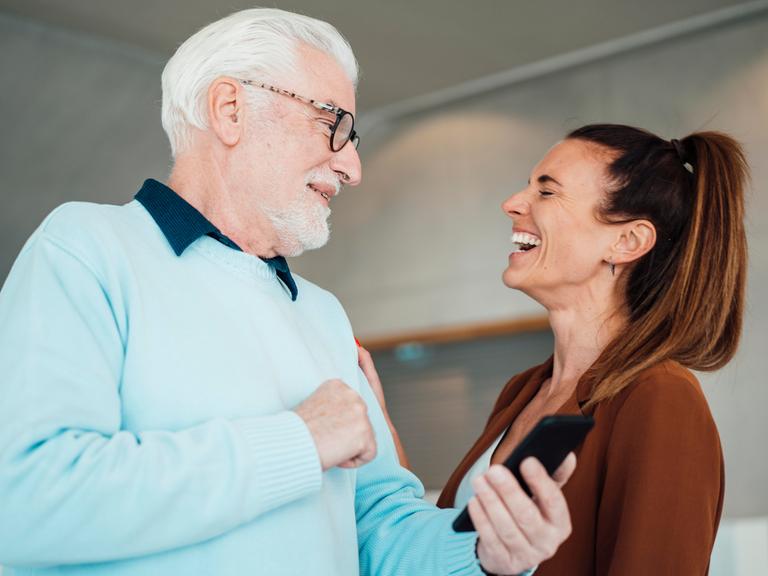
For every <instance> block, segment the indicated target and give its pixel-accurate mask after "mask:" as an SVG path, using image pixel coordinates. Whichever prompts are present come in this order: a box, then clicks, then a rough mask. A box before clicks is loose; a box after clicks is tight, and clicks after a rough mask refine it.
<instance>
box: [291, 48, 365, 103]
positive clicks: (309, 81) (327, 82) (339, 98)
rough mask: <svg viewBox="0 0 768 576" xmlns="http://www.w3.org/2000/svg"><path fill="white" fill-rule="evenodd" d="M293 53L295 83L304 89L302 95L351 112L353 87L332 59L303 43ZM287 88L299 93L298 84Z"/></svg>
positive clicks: (353, 99) (339, 66) (353, 97)
mask: <svg viewBox="0 0 768 576" xmlns="http://www.w3.org/2000/svg"><path fill="white" fill-rule="evenodd" d="M297 54H298V57H299V62H298V64H299V66H298V69H299V73H298V74H297V75H296V82H297V83H298V84H301V90H304V91H306V94H302V96H307V97H308V98H314V99H315V100H318V101H320V102H324V103H326V104H331V105H333V106H339V107H341V108H344V109H345V110H349V111H350V112H353V111H354V108H355V87H354V85H353V84H352V81H351V80H350V79H349V77H348V76H347V74H346V73H345V72H344V69H343V68H342V67H341V65H340V64H339V63H338V62H337V61H336V59H335V58H334V57H333V56H331V55H329V54H326V53H325V52H322V51H321V50H318V49H317V48H314V47H311V46H306V45H300V46H299V49H298V50H297ZM290 89H291V90H296V92H297V93H300V91H299V87H298V86H297V87H295V88H290Z"/></svg>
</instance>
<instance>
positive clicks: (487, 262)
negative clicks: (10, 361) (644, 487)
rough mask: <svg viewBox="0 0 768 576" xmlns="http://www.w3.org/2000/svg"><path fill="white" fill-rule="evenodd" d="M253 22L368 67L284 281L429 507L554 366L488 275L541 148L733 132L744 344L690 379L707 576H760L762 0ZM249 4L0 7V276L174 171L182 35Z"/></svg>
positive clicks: (537, 315)
mask: <svg viewBox="0 0 768 576" xmlns="http://www.w3.org/2000/svg"><path fill="white" fill-rule="evenodd" d="M265 5H271V6H276V7H279V8H284V9H287V10H292V11H296V12H301V13H304V14H308V15H310V16H315V17H318V18H321V19H325V20H328V21H329V22H331V23H333V24H334V25H335V26H336V27H337V28H338V29H339V30H340V31H341V32H342V33H343V34H344V35H345V36H346V37H347V38H348V39H349V40H350V43H351V44H352V47H353V48H354V50H355V53H356V55H357V57H358V60H359V62H360V66H361V73H362V74H361V82H360V89H359V99H358V106H357V109H358V117H359V119H358V123H359V127H360V132H361V133H362V144H361V146H360V154H361V157H362V160H363V166H364V178H363V183H362V184H361V185H360V186H359V187H358V188H356V189H350V190H347V191H345V192H344V193H343V194H342V196H341V198H340V199H338V200H336V201H335V202H334V215H333V217H332V222H333V234H332V238H331V242H330V243H329V244H328V246H326V247H325V248H323V249H322V250H320V251H317V252H313V253H310V254H308V255H305V256H302V257H300V258H298V259H295V260H294V261H293V262H292V266H293V267H294V268H295V269H296V270H297V271H299V272H300V273H301V274H303V275H305V276H307V277H309V278H310V279H312V280H313V281H315V282H316V283H318V284H320V285H321V286H323V287H325V288H328V289H330V290H331V291H333V292H334V293H335V294H336V295H337V296H338V297H339V299H340V300H341V301H342V303H343V304H344V305H345V307H346V309H347V311H348V313H349V315H350V318H351V320H352V323H353V326H354V327H355V330H356V333H357V335H358V337H359V338H360V339H361V340H362V341H363V343H364V344H366V345H368V346H369V348H371V349H372V350H373V351H374V353H375V358H376V361H377V365H378V367H379V371H380V373H381V376H382V380H383V382H384V386H385V392H386V394H387V398H388V405H389V409H390V412H391V415H392V418H393V420H394V422H395V424H396V426H397V427H398V429H399V431H400V434H401V436H402V439H403V442H404V444H405V446H406V449H407V450H408V452H409V455H410V458H411V461H412V463H413V466H414V468H415V471H416V472H417V474H418V475H419V476H420V477H421V478H422V479H423V480H424V482H425V484H426V486H427V487H428V488H429V489H430V490H438V491H439V490H440V488H441V487H442V484H443V483H444V482H445V480H446V479H447V477H448V474H449V473H450V472H451V471H452V469H453V467H454V466H455V464H456V463H457V462H458V460H459V459H460V458H461V457H462V456H463V454H464V452H465V451H466V450H467V449H468V447H469V446H470V445H471V443H472V442H473V441H474V439H475V437H476V436H477V434H478V433H479V432H480V430H481V429H482V427H483V425H484V422H485V418H486V417H487V415H488V413H489V410H490V407H491V405H492V403H493V401H494V399H495V397H496V395H497V394H498V392H499V391H500V389H501V387H502V386H503V385H504V383H505V382H506V381H507V380H508V379H509V377H510V376H512V375H513V374H515V373H516V372H518V371H520V370H522V369H524V368H527V367H529V366H530V365H532V364H533V363H536V362H539V361H541V360H544V359H545V358H546V357H547V356H548V355H549V353H550V352H551V347H552V336H551V334H550V333H549V331H548V328H547V323H546V318H544V317H543V315H542V310H541V308H539V307H538V305H537V304H536V303H535V302H533V301H531V300H529V299H528V298H527V297H525V296H523V295H521V294H519V293H514V292H511V291H509V290H507V289H506V288H504V286H503V285H502V283H501V280H500V275H501V271H502V269H503V268H504V266H505V263H506V258H507V254H508V252H509V240H508V238H509V234H510V223H509V221H508V219H507V218H506V217H505V216H504V215H503V214H502V212H501V210H500V208H499V206H500V204H501V202H502V201H503V199H504V198H506V197H507V196H508V195H509V194H510V193H512V192H514V191H517V190H518V189H520V188H521V187H522V186H524V184H525V182H526V180H527V178H528V173H529V171H530V169H531V167H532V166H533V165H534V164H535V163H536V162H537V161H538V160H539V159H540V158H541V157H542V156H543V154H544V153H545V152H546V150H547V149H548V148H549V147H550V146H551V145H552V144H554V143H555V142H556V141H557V140H558V139H560V138H561V137H562V136H563V135H564V134H565V133H566V132H568V131H569V130H571V129H573V128H576V127H578V126H580V125H583V124H586V123H590V122H598V121H599V122H620V123H628V124H635V125H639V126H642V127H645V128H648V129H650V130H652V131H654V132H656V133H658V134H659V135H661V136H663V137H666V138H674V137H677V138H681V137H683V136H684V135H686V134H687V133H689V132H692V131H695V130H702V129H707V130H724V131H727V132H729V133H731V134H732V135H734V136H735V137H736V138H737V139H738V140H740V141H741V142H742V143H743V144H744V146H745V148H746V151H747V153H748V157H749V160H750V163H751V166H752V171H753V182H752V189H751V191H750V193H749V198H748V210H747V213H748V233H749V241H750V271H749V287H748V307H747V314H746V325H745V330H744V336H743V343H742V345H741V349H740V351H739V353H738V355H737V357H736V359H735V360H734V361H733V362H731V364H730V365H729V366H727V367H726V368H725V369H723V370H721V371H719V372H717V373H713V374H702V375H701V380H702V383H703V385H704V388H705V392H706V394H707V397H708V399H709V402H710V405H711V408H712V411H713V413H714V416H715V420H716V421H717V424H718V427H719V430H720V434H721V438H722V443H723V448H724V452H725V459H726V469H727V472H726V479H727V483H726V484H727V487H726V504H725V515H724V520H723V523H722V525H721V531H720V533H719V536H718V542H717V545H716V549H715V553H714V555H713V564H712V574H715V575H746V574H749V575H753V574H768V457H767V456H766V454H768V452H767V451H766V449H765V444H766V442H767V441H768V418H767V417H766V416H765V412H766V408H768V386H766V382H767V381H768V376H766V374H768V354H767V353H766V351H767V350H768V348H767V347H766V342H768V304H767V303H766V301H765V298H764V295H765V294H766V293H768V228H766V225H765V224H764V222H765V220H766V219H768V198H766V194H765V190H766V185H768V1H756V2H738V1H727V0H678V1H675V2H668V1H662V0H646V1H644V2H631V1H629V0H623V1H616V0H578V1H573V0H536V1H533V0H518V1H499V0H485V1H480V2H472V3H470V2H459V1H453V0H422V1H420V2H413V1H408V2H406V1H404V0H387V1H386V2H385V1H383V0H356V1H355V0H325V1H324V2H312V1H310V0H302V1H277V2H270V3H265ZM247 7H251V4H249V3H246V2H244V1H241V0H228V1H226V2H216V1H210V0H208V1H205V2H203V1H200V0H193V1H191V0H165V1H163V2H154V1H151V0H134V1H132V2H117V1H116V0H68V1H67V2H61V1H58V2H56V1H53V0H0V82H1V84H0V85H1V86H2V90H0V281H2V280H4V278H5V277H6V275H7V273H8V271H9V270H10V267H11V266H12V263H13V260H14V258H15V257H16V254H17V253H18V251H19V250H20V249H21V247H22V245H23V243H24V241H25V240H26V238H27V237H28V236H29V235H30V234H31V233H32V231H33V230H34V229H35V228H36V227H37V225H38V224H39V223H40V222H41V220H42V219H43V217H44V216H45V215H46V214H47V213H48V212H50V211H51V210H52V209H53V208H54V207H55V206H57V205H59V204H61V203H62V202H66V201H70V200H86V201H95V202H107V203H125V202H128V201H130V200H131V199H132V197H133V195H134V194H135V192H136V191H137V189H138V188H139V186H140V185H141V183H142V181H143V180H144V179H145V178H148V177H153V178H157V179H159V180H165V179H166V178H167V176H168V172H169V169H170V154H169V147H168V144H167V141H166V139H165V135H164V133H163V131H162V129H161V126H160V98H161V94H160V73H161V71H162V68H163V65H164V63H165V61H166V60H167V59H168V57H169V56H170V55H171V54H172V53H173V51H174V50H175V48H176V47H177V46H178V45H179V44H180V43H181V42H182V41H183V40H184V39H186V38H187V37H188V36H189V35H190V34H191V33H193V32H194V31H195V30H197V29H199V28H200V27H202V26H204V25H205V24H207V23H209V22H211V21H213V20H215V19H217V18H219V17H222V16H224V15H226V14H228V13H230V12H232V11H234V10H237V9H241V8H247ZM761 295H763V296H761ZM760 342H762V344H760ZM695 481H696V479H695V478H691V482H695Z"/></svg>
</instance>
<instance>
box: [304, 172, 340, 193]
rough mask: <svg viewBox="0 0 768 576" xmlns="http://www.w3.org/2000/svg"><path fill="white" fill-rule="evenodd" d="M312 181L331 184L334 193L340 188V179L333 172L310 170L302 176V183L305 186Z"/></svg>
mask: <svg viewBox="0 0 768 576" xmlns="http://www.w3.org/2000/svg"><path fill="white" fill-rule="evenodd" d="M312 183H315V184H325V185H327V186H332V187H333V190H334V193H335V194H338V193H339V191H340V190H341V179H340V178H339V177H338V176H336V175H335V174H328V173H326V172H320V171H313V172H310V173H309V174H307V176H306V177H305V178H304V185H305V186H307V185H309V184H312Z"/></svg>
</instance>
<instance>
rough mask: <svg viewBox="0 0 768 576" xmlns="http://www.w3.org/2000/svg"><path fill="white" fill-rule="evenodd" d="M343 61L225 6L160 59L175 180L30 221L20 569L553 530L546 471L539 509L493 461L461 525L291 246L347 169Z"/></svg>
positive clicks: (477, 570) (5, 534) (302, 570)
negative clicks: (424, 475) (396, 438)
mask: <svg viewBox="0 0 768 576" xmlns="http://www.w3.org/2000/svg"><path fill="white" fill-rule="evenodd" d="M356 79H357V65H356V62H355V59H354V56H353V54H352V52H351V50H350V48H349V46H348V45H347V43H346V42H345V41H344V40H343V38H342V37H341V36H340V35H339V34H338V32H336V30H335V29H334V28H333V27H332V26H330V25H328V24H326V23H323V22H318V21H316V20H313V19H310V18H306V17H303V16H298V15H294V14H289V13H286V12H282V11H278V10H247V11H243V12H239V13H236V14H233V15H231V16H229V17H227V18H224V19H222V20H220V21H218V22H215V23H214V24H211V25H210V26H208V27H206V28H205V29H203V30H201V31H200V32H198V33H197V34H195V35H194V36H192V37H191V38H190V39H189V40H187V41H186V42H185V43H184V44H183V45H182V46H181V47H180V48H179V50H178V51H177V52H176V54H175V55H174V56H173V58H171V60H170V61H169V62H168V65H167V66H166V68H165V71H164V72H163V126H164V128H165V130H166V131H167V133H168V135H169V137H170V141H171V146H172V150H173V155H174V159H175V163H174V166H173V170H172V173H171V176H170V179H169V182H168V186H165V185H163V184H161V183H159V182H156V181H153V180H148V181H146V182H145V183H144V185H143V187H142V188H141V190H140V191H139V192H138V194H137V195H136V199H135V200H134V201H132V202H130V203H128V204H126V205H124V206H106V205H94V204H83V203H71V204H66V205H64V206H61V207H60V208H58V209H57V210H55V211H54V212H53V213H52V214H51V215H50V216H49V217H48V218H46V220H45V221H44V222H43V224H42V225H41V226H40V228H39V229H38V230H37V231H36V232H35V233H34V234H33V236H32V237H31V238H30V239H29V241H28V242H27V244H26V245H25V247H24V249H23V250H22V252H21V254H20V256H19V258H18V260H17V261H16V264H15V265H14V267H13V270H12V272H11V274H10V276H9V277H8V280H7V282H6V284H5V286H4V288H3V291H2V296H1V297H0V369H1V370H2V380H1V381H0V386H1V387H2V388H0V397H2V402H0V563H4V564H6V565H8V566H10V569H9V570H10V574H26V575H45V574H54V573H55V574H89V575H95V574H109V575H120V574H164V575H176V574H179V575H181V574H183V575H185V576H188V575H195V574H212V575H213V574H215V575H242V574H264V575H268V576H273V575H281V574H285V575H288V574H311V575H313V576H317V575H327V576H343V575H354V574H357V573H358V571H361V572H362V573H364V574H376V575H384V574H398V575H403V574H414V575H426V574H435V575H445V574H457V575H458V574H467V575H469V574H481V573H482V571H483V570H486V571H487V572H486V573H488V572H494V573H501V572H503V573H513V572H520V571H523V570H525V569H526V568H529V567H531V566H533V565H534V564H536V563H537V562H539V561H541V560H543V559H545V558H546V557H548V555H550V554H551V553H553V552H554V550H555V549H556V547H557V546H558V545H559V544H560V543H561V542H562V541H563V539H564V538H565V537H566V536H567V534H568V531H569V516H568V512H567V508H566V505H565V502H564V500H563V498H562V494H561V493H560V490H559V487H558V485H557V484H556V483H555V482H554V481H552V480H551V479H550V478H549V477H548V476H546V473H544V472H543V469H541V468H540V467H539V468H538V469H536V470H535V473H534V474H533V475H531V476H530V483H531V485H532V486H533V488H534V490H535V493H537V494H538V495H539V496H540V498H538V499H536V501H535V502H534V501H533V500H531V499H529V498H527V497H526V496H525V495H524V494H523V493H522V491H521V490H520V488H519V486H518V485H517V484H516V483H515V482H514V480H513V479H512V477H511V475H509V474H507V475H504V474H500V475H498V477H497V478H492V479H491V486H493V489H492V490H490V491H489V492H488V493H486V494H483V495H481V496H480V501H481V503H482V506H481V507H480V508H479V510H481V512H480V513H478V514H475V516H474V519H475V522H476V525H477V526H478V530H479V532H478V534H474V533H470V534H456V533H454V532H453V531H452V530H451V521H452V520H453V518H454V517H455V515H456V511H453V510H438V509H436V508H435V507H433V506H431V505H429V504H428V503H426V502H424V501H423V500H422V499H421V496H422V494H423V488H422V486H421V484H420V483H419V481H418V480H417V479H416V478H415V477H414V476H413V475H412V474H410V473H409V472H408V471H407V470H405V469H403V468H401V467H399V465H398V463H397V457H396V453H395V448H394V445H393V441H392V437H391V436H390V434H389V432H388V430H387V425H386V422H385V418H384V416H383V414H382V411H381V409H380V407H379V405H378V404H377V402H376V400H375V398H374V396H373V394H372V392H371V389H370V387H369V385H368V383H367V382H366V380H365V378H364V376H363V375H362V373H361V372H360V370H359V368H358V365H357V350H356V347H355V343H354V339H353V336H352V331H351V329H350V326H349V322H348V320H347V318H346V316H345V314H344V312H343V310H342V308H341V306H340V305H339V303H338V302H337V301H336V299H335V298H334V297H333V296H332V295H331V294H329V293H328V292H326V291H324V290H322V289H320V288H318V287H317V286H315V285H313V284H311V283H310V282H308V281H306V280H304V279H302V278H299V277H298V276H293V275H292V274H291V272H290V270H289V268H288V266H287V264H286V261H285V259H284V257H285V256H294V255H297V254H299V253H301V252H302V251H304V250H306V249H309V248H317V247H319V246H321V245H323V244H324V243H325V241H326V240H327V238H328V225H327V222H326V220H327V218H328V215H329V213H330V209H329V204H330V202H331V201H332V199H333V198H334V197H335V196H336V195H337V194H338V192H339V189H340V187H341V185H344V184H346V185H350V186H354V185H356V184H357V183H359V182H360V177H361V170H360V159H359V157H358V155H357V151H356V148H355V145H356V143H357V136H356V134H355V131H354V111H355V84H356ZM497 473H498V470H497ZM491 476H492V475H491ZM565 476H567V473H566V474H565ZM478 536H479V540H478Z"/></svg>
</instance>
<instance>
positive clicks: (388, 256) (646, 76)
mask: <svg viewBox="0 0 768 576" xmlns="http://www.w3.org/2000/svg"><path fill="white" fill-rule="evenodd" d="M596 121H608V122H622V123H628V124H636V125H640V126H643V127H646V128H648V129H650V130H653V131H655V132H657V133H659V134H661V135H663V136H665V137H668V138H672V137H681V136H683V135H685V134H686V133H688V132H691V131H694V130H698V129H719V130H725V131H728V132H730V133H731V134H733V135H734V136H735V137H736V138H738V139H739V140H741V141H742V142H743V143H744V145H745V147H746V150H747V153H748V155H749V159H750V162H751V165H752V170H753V190H752V192H751V195H750V198H749V201H748V228H749V241H750V271H749V272H750V276H749V288H748V307H747V314H746V326H745V330H744V338H743V344H742V346H741V349H740V351H739V353H738V356H737V358H736V359H735V360H734V361H733V362H732V363H731V364H730V365H729V366H728V367H727V368H726V369H724V370H723V371H721V372H719V373H717V374H708V375H703V376H702V380H703V382H704V385H705V390H706V393H707V395H708V398H709V400H710V403H711V406H712V410H713V413H714V415H715V419H716V420H717V423H718V426H719V429H720V433H721V436H722V441H723V446H724V449H725V456H726V467H727V498H726V514H727V515H730V516H752V515H765V514H768V489H767V488H766V487H767V486H768V458H766V450H765V443H766V441H767V440H768V418H766V417H765V416H764V411H765V409H766V407H768V386H767V385H766V384H768V376H766V374H768V354H766V342H768V304H766V301H765V299H764V298H763V295H764V294H766V293H767V292H768V228H767V227H766V226H765V221H766V220H768V197H766V194H765V189H766V185H768V160H767V158H768V18H766V17H761V18H754V19H752V20H751V21H749V22H741V23H738V24H732V25H728V26H723V27H720V28H717V29H714V30H709V31H707V32H702V33H698V34H695V35H690V36H686V37H683V38H679V39H676V40H674V41H668V42H665V43H663V44H658V45H654V46H652V47H647V48H644V49H639V50H636V51H633V52H629V53H625V54H621V55H617V56H614V57H612V58H608V59H605V60H602V61H598V62H594V63H591V64H588V65H584V66H581V67H578V68H575V69H570V70H568V71H565V72H560V73H556V74H552V75H550V76H546V77H542V78H539V79H536V80H532V81H528V82H525V83H521V84H517V85H513V86H511V87H509V88H506V89H503V90H498V91H496V92H494V93H492V94H488V95H485V96H483V97H476V98H473V99H471V100H468V101H466V102H463V103H461V104H457V105H454V106H450V107H445V108H442V109H438V110H434V111H433V112H431V113H428V114H420V115H418V116H413V117H410V118H406V119H404V120H402V121H400V122H397V123H394V124H390V125H387V126H384V127H382V128H380V129H379V130H378V131H376V132H374V133H373V134H372V135H370V136H369V137H368V138H366V139H365V140H364V141H363V144H362V147H361V152H362V154H363V155H364V158H363V161H364V165H365V172H364V182H363V184H362V185H361V186H360V187H359V188H357V189H352V190H348V191H346V192H344V194H343V195H342V198H341V199H340V200H338V201H336V203H335V208H334V218H333V226H334V234H333V237H332V239H331V242H330V244H329V246H328V247H326V248H324V249H323V250H322V251H320V252H318V253H316V254H311V255H309V256H304V257H301V258H300V259H299V261H298V264H299V266H298V267H299V268H300V269H301V271H302V272H304V273H305V274H307V275H308V276H309V277H311V278H313V279H314V280H316V281H317V282H319V283H320V284H321V285H325V286H328V287H329V288H331V289H332V290H334V291H335V292H336V294H337V295H338V296H339V297H340V299H341V301H342V302H343V303H344V304H345V306H346V308H347V311H348V312H349V313H350V316H351V318H352V321H353V324H354V326H355V328H356V331H357V333H358V335H360V336H366V335H379V334H383V333H388V332H399V331H402V330H405V329H414V328H424V327H431V326H435V325H441V324H455V323H462V322H471V321H486V320H498V319H501V318H506V317H510V316H514V315H518V314H523V313H529V312H531V311H535V310H537V307H536V305H535V304H533V303H532V302H531V301H529V300H527V299H526V298H525V297H523V296H521V295H520V294H518V293H515V292H510V291H509V290H506V289H505V288H504V287H503V285H502V284H501V282H500V272H501V270H502V269H503V267H504V265H505V263H506V256H507V253H508V251H509V243H508V236H509V231H510V225H509V221H508V220H507V219H506V217H505V216H503V215H502V213H501V211H500V209H499V205H500V204H501V202H502V200H503V199H504V198H505V197H506V196H507V195H508V194H509V193H510V192H512V191H516V190H517V189H519V188H520V187H522V186H523V185H524V183H525V181H526V180H527V178H528V172H529V170H530V169H531V167H532V166H533V165H534V164H535V163H536V161H538V160H539V159H540V157H541V156H542V155H543V154H544V152H545V151H546V150H547V148H548V147H549V146H550V145H552V144H553V143H554V142H555V141H557V140H558V139H559V138H561V137H562V136H563V135H564V134H565V133H566V132H567V131H568V130H569V129H572V128H575V127H577V126H580V125H582V124H586V123H589V122H596ZM692 481H695V480H694V479H692Z"/></svg>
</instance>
